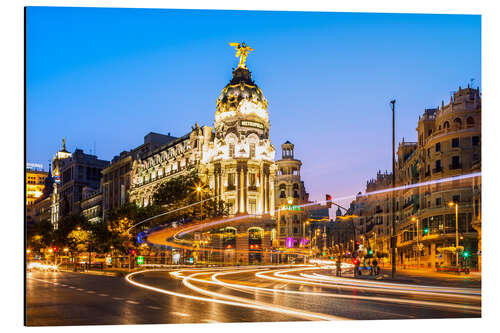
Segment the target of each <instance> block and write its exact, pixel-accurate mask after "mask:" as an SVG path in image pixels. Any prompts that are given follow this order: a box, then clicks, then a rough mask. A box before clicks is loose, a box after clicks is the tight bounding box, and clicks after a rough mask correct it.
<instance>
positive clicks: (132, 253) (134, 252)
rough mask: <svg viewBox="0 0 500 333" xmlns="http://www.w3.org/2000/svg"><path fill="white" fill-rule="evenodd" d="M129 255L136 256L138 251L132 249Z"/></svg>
mask: <svg viewBox="0 0 500 333" xmlns="http://www.w3.org/2000/svg"><path fill="white" fill-rule="evenodd" d="M129 253H130V254H131V255H133V256H135V255H136V254H137V251H136V250H135V249H130V251H129Z"/></svg>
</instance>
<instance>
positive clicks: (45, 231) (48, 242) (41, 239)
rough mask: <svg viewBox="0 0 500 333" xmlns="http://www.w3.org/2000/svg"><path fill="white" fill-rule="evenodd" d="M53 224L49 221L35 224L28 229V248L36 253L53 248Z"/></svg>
mask: <svg viewBox="0 0 500 333" xmlns="http://www.w3.org/2000/svg"><path fill="white" fill-rule="evenodd" d="M52 229H53V228H52V224H51V223H50V222H49V221H48V220H44V221H40V222H39V223H34V224H33V225H31V226H30V227H28V229H27V234H26V241H27V244H26V245H27V247H28V248H29V249H32V250H33V251H35V252H38V251H40V249H42V248H45V247H49V246H52V243H53V240H52V237H53V235H52Z"/></svg>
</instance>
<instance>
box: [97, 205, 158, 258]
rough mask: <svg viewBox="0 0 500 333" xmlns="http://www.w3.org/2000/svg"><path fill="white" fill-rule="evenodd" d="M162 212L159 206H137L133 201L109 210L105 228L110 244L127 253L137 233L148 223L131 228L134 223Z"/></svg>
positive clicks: (132, 245) (135, 243) (135, 242)
mask: <svg viewBox="0 0 500 333" xmlns="http://www.w3.org/2000/svg"><path fill="white" fill-rule="evenodd" d="M161 212H162V209H161V207H160V206H157V205H151V206H147V207H138V206H137V205H136V204H135V203H129V204H126V205H124V206H122V207H120V208H117V209H114V210H112V211H111V212H110V214H109V218H108V220H107V229H108V231H109V232H110V239H111V241H110V244H109V245H113V246H114V247H115V249H117V250H118V251H121V252H122V253H127V251H128V247H134V246H136V245H137V241H136V240H137V235H138V234H139V233H140V232H141V231H142V230H143V229H144V228H146V227H149V226H148V225H141V226H139V227H137V228H131V227H132V226H133V225H134V224H136V223H138V222H141V221H144V220H145V219H148V218H150V217H153V216H156V215H158V214H160V213H161Z"/></svg>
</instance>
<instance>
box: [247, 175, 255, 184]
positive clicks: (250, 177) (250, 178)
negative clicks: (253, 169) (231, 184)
mask: <svg viewBox="0 0 500 333" xmlns="http://www.w3.org/2000/svg"><path fill="white" fill-rule="evenodd" d="M248 183H249V185H250V186H255V173H250V174H249V178H248Z"/></svg>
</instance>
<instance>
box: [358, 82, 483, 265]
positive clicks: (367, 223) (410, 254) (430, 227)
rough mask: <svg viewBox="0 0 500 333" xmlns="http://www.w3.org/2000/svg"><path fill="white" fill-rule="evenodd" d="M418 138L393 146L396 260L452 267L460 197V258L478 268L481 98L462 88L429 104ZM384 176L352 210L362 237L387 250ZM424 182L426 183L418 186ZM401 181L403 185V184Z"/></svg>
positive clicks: (376, 248)
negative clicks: (436, 104) (454, 205)
mask: <svg viewBox="0 0 500 333" xmlns="http://www.w3.org/2000/svg"><path fill="white" fill-rule="evenodd" d="M417 136H418V141H417V142H406V141H404V139H403V141H402V142H401V143H400V144H399V147H398V151H397V161H396V186H397V187H399V186H403V187H404V188H403V189H402V190H399V191H397V192H396V201H395V206H396V207H395V212H396V213H395V219H396V228H397V230H396V234H397V263H398V264H401V265H405V266H411V265H418V264H419V263H420V265H421V266H424V267H429V268H434V267H436V266H439V265H440V266H449V265H456V262H455V261H456V259H455V255H454V253H453V249H454V248H455V247H456V244H455V243H456V241H455V238H456V230H457V228H456V221H455V218H456V216H455V210H454V209H452V208H450V207H449V205H448V204H449V203H450V202H454V203H458V207H459V208H458V233H459V246H460V247H463V248H464V249H465V251H466V252H467V253H468V254H469V255H468V257H464V258H463V259H460V261H461V262H460V263H461V264H467V265H469V266H471V267H474V268H477V269H480V257H481V254H480V249H481V177H480V176H478V177H471V178H469V177H465V178H462V179H456V180H453V181H442V180H443V179H448V178H450V177H457V176H466V175H471V174H475V173H478V172H480V171H481V96H480V93H479V89H472V88H470V87H467V88H466V89H461V88H459V90H458V91H457V92H455V93H454V94H453V96H452V97H451V99H450V103H449V104H448V105H445V104H444V102H442V103H441V107H439V108H435V109H427V110H425V111H424V114H423V116H422V117H420V118H419V121H418V125H417ZM390 178H391V175H390V174H379V175H377V180H374V181H371V182H369V183H368V184H367V188H366V192H367V195H366V196H359V197H358V198H357V199H356V200H355V201H354V202H353V203H352V204H351V208H352V209H351V211H350V213H351V214H353V215H356V216H357V217H356V218H354V219H353V220H354V221H353V222H354V223H355V225H356V228H357V230H358V231H359V234H360V235H361V238H360V239H358V240H360V241H361V242H362V243H363V244H364V245H365V246H367V247H368V246H370V247H371V248H372V249H373V252H374V253H381V254H386V255H387V254H388V252H389V251H390V233H391V209H392V207H391V193H390V192H384V191H382V192H377V191H380V190H383V189H387V188H390V186H391V180H390ZM419 183H425V184H426V185H420V186H418V184H419ZM405 186H406V187H405Z"/></svg>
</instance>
